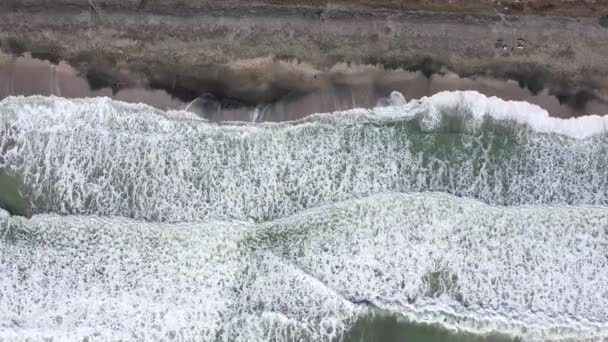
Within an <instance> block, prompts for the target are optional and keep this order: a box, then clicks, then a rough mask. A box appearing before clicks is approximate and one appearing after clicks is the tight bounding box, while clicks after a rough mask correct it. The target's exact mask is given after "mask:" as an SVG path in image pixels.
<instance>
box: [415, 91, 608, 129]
mask: <svg viewBox="0 0 608 342" xmlns="http://www.w3.org/2000/svg"><path fill="white" fill-rule="evenodd" d="M420 101H422V102H426V103H428V104H430V105H431V106H432V107H434V108H435V109H437V110H440V111H441V112H443V113H448V114H450V113H451V114H453V115H460V113H458V112H455V111H453V110H452V109H454V108H464V109H466V110H468V112H469V113H470V114H472V115H473V117H475V118H478V119H480V118H483V117H485V116H489V117H492V118H495V119H498V120H508V121H513V122H516V123H519V124H524V125H528V126H529V127H530V128H531V129H533V130H535V131H537V132H542V133H556V134H561V135H565V136H569V137H572V138H577V139H584V138H588V137H591V136H594V135H598V134H602V133H606V132H607V131H608V116H599V115H587V116H581V117H576V118H568V119H562V118H557V117H551V116H550V114H549V112H547V111H546V110H544V109H543V108H541V107H540V106H538V105H535V104H531V103H528V102H525V101H505V100H503V99H500V98H498V97H495V96H492V97H487V96H485V95H483V94H481V93H479V92H477V91H444V92H440V93H437V94H435V95H433V96H431V97H423V98H422V99H420Z"/></svg>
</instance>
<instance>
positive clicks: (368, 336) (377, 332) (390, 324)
mask: <svg viewBox="0 0 608 342" xmlns="http://www.w3.org/2000/svg"><path fill="white" fill-rule="evenodd" d="M342 341H344V342H519V341H521V339H519V338H513V337H509V336H504V335H501V334H498V333H495V334H488V335H485V336H482V335H476V334H471V333H465V332H455V331H450V330H447V329H445V328H443V327H441V326H439V325H432V324H421V323H412V322H408V321H406V320H404V319H402V318H400V317H399V316H396V315H394V314H390V313H383V312H377V313H375V314H370V315H367V316H364V317H363V318H361V319H359V320H357V321H356V322H355V324H354V326H353V327H352V328H351V329H350V330H349V331H348V332H347V333H346V335H345V336H344V339H343V340H342Z"/></svg>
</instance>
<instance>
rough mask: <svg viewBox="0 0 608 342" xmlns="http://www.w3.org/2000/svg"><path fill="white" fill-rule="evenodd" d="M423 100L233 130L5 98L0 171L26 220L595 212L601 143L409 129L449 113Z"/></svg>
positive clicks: (96, 105)
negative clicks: (335, 207) (398, 205)
mask: <svg viewBox="0 0 608 342" xmlns="http://www.w3.org/2000/svg"><path fill="white" fill-rule="evenodd" d="M454 94H457V93H454ZM448 95H449V94H448ZM450 96H452V95H450ZM454 96H455V97H454V99H457V98H458V96H456V95H454ZM439 98H444V97H441V96H440V97H439ZM465 98H467V99H468V98H470V96H465ZM434 101H435V100H433V99H432V98H431V99H423V100H420V101H411V102H410V103H408V104H407V105H406V106H391V107H386V108H377V109H373V110H364V109H357V110H352V111H348V112H343V113H336V114H319V115H316V116H313V117H311V118H309V119H306V120H302V121H300V122H297V123H282V124H270V123H266V124H255V125H254V124H244V125H241V126H237V125H211V124H209V123H207V122H206V121H204V120H201V119H198V118H195V117H192V114H190V115H191V116H190V117H188V116H180V113H182V112H162V111H159V110H156V109H153V108H151V107H148V106H145V105H130V104H124V103H117V102H114V101H111V100H109V99H105V98H102V99H80V100H68V99H62V98H56V97H51V98H43V97H33V98H9V99H6V100H3V101H2V102H0V127H2V129H3V131H2V133H3V134H1V135H0V139H1V140H0V150H2V151H6V152H5V153H4V154H3V156H2V158H0V167H9V168H11V169H14V170H18V171H20V172H21V173H22V174H23V176H24V179H25V182H26V187H27V190H28V191H27V196H28V197H29V198H30V199H31V201H32V202H33V207H34V209H36V210H39V211H40V210H42V211H53V212H59V213H64V214H69V213H79V214H99V215H112V216H127V217H132V218H138V219H146V220H153V221H174V222H175V221H196V220H204V219H209V218H215V219H226V218H235V219H240V220H268V219H274V218H277V217H282V216H285V215H292V214H294V213H297V212H299V211H300V210H302V209H306V208H311V207H315V206H319V205H324V204H329V203H332V202H336V201H342V200H346V199H349V198H357V197H362V196H367V195H370V194H374V193H378V192H383V191H398V192H410V191H429V190H430V191H443V192H448V193H452V194H457V195H460V196H468V197H473V198H478V199H481V200H483V201H485V202H487V203H496V204H505V205H510V204H597V205H607V204H608V193H606V192H602V191H598V189H601V188H603V187H605V186H608V185H607V183H606V182H607V180H606V179H607V176H606V173H607V172H608V170H607V169H606V168H605V165H607V164H608V154H606V153H605V151H606V149H607V148H608V139H607V136H606V135H600V136H594V137H589V138H587V139H571V138H568V137H564V136H561V135H553V134H536V133H535V132H534V131H533V130H517V131H516V132H515V133H511V134H508V133H501V132H493V131H487V132H486V131H480V130H474V131H471V132H464V133H463V134H461V135H453V134H446V135H441V134H438V135H437V134H424V133H421V132H419V131H417V130H416V129H413V128H411V127H410V126H415V125H409V124H410V123H411V120H418V119H420V120H421V121H420V122H421V123H425V125H429V127H432V126H433V125H434V124H436V122H435V121H436V120H435V121H434V119H433V118H435V119H437V118H441V115H444V114H441V113H442V112H446V113H448V114H446V115H450V114H449V113H452V115H456V114H454V113H461V112H462V110H461V111H459V110H452V111H449V110H447V109H446V108H452V107H449V106H448V107H445V106H447V105H445V106H443V105H442V104H441V103H436V104H434ZM446 101H447V100H446ZM467 101H468V100H467ZM447 102H449V103H452V104H455V103H456V100H453V101H451V102H450V101H447ZM467 103H468V102H466V101H465V102H464V104H460V105H461V106H464V105H467ZM474 103H478V102H474ZM450 106H451V105H450ZM475 108H477V107H475ZM479 108H486V107H484V106H480V107H479ZM461 109H462V108H461ZM473 112H475V113H482V112H483V110H482V109H475V110H474V111H473ZM175 118H179V119H178V120H176V119H175ZM576 120H578V119H576ZM387 122H390V123H391V124H387ZM573 122H575V121H573ZM576 122H578V121H576ZM393 123H397V124H396V125H395V124H393ZM408 125H409V126H408Z"/></svg>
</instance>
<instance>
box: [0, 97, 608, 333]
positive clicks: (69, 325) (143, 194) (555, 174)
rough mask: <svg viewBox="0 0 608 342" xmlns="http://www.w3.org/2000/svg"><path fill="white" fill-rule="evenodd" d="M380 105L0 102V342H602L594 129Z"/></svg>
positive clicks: (605, 315)
mask: <svg viewBox="0 0 608 342" xmlns="http://www.w3.org/2000/svg"><path fill="white" fill-rule="evenodd" d="M380 104H381V105H379V106H378V107H376V108H372V109H353V110H349V111H345V112H336V113H326V114H314V115H311V116H308V117H306V118H304V119H301V120H298V121H293V122H282V123H237V122H227V123H221V124H217V123H211V122H208V121H206V120H204V119H201V118H199V117H198V116H196V115H194V114H192V113H189V112H185V111H161V110H158V109H155V108H152V107H149V106H146V105H143V104H127V103H122V102H117V101H113V100H111V99H108V98H90V99H65V98H60V97H9V98H7V99H4V100H2V101H0V171H1V170H5V171H4V172H7V173H11V174H14V175H16V178H15V179H19V180H20V182H21V184H19V188H20V190H21V194H20V196H23V198H25V201H26V203H27V205H28V206H29V207H31V211H32V212H33V214H34V215H33V216H32V217H31V218H25V217H20V216H11V215H10V214H9V213H8V212H7V211H3V210H0V341H3V340H6V341H25V340H32V339H33V340H44V339H48V338H52V339H53V340H55V341H62V340H83V339H85V340H101V341H105V340H120V339H123V340H168V339H175V340H202V341H266V340H270V341H360V340H363V341H368V340H369V341H372V340H378V339H384V340H395V341H396V340H403V339H405V338H408V337H409V338H415V336H435V338H436V339H435V340H442V341H444V340H455V341H470V340H480V341H483V340H488V341H503V340H504V341H509V340H515V339H518V340H524V341H539V340H556V341H560V340H590V341H593V340H602V339H608V258H607V257H606V252H605V251H606V250H608V193H607V192H606V189H607V187H608V168H607V166H608V117H604V116H585V117H580V118H571V119H558V118H553V117H550V116H549V114H548V113H547V112H546V111H544V110H543V109H542V108H540V107H538V106H535V105H532V104H529V103H526V102H515V101H504V100H501V99H499V98H495V97H486V96H484V95H483V94H480V93H477V92H442V93H438V94H436V95H434V96H431V97H425V98H421V99H417V100H413V101H410V102H406V101H405V100H404V99H403V97H402V96H401V94H399V93H393V94H392V95H391V97H390V98H388V99H385V100H383V101H381V103H380ZM389 323H390V324H392V325H390V326H391V327H392V328H391V329H392V330H391V334H392V335H391V336H390V338H389V337H387V336H384V335H382V333H384V332H385V331H386V330H387V324H389ZM421 331H422V332H421ZM416 334H426V335H416ZM437 336H439V337H437ZM437 338H438V339H437Z"/></svg>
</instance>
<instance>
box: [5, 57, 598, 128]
mask: <svg viewBox="0 0 608 342" xmlns="http://www.w3.org/2000/svg"><path fill="white" fill-rule="evenodd" d="M261 62H264V61H261ZM266 62H267V63H272V64H276V63H279V64H282V65H283V66H284V67H285V68H286V69H287V68H290V67H291V68H295V69H297V68H301V69H302V70H305V69H306V68H307V67H306V66H303V65H298V64H293V63H284V62H274V61H270V60H268V61H266ZM311 72H312V71H311ZM312 78H313V79H314V80H315V83H316V84H315V87H314V88H313V89H311V90H310V91H308V92H306V93H302V94H290V95H287V96H285V97H284V98H281V99H279V100H277V101H274V102H266V103H263V102H260V103H257V104H254V105H251V104H243V103H238V102H236V101H233V102H228V101H226V99H222V98H218V97H217V96H215V95H213V94H209V93H204V94H202V95H201V96H199V97H198V98H197V99H195V100H193V101H191V102H186V101H182V100H180V99H179V98H175V97H174V96H172V95H171V94H170V93H168V92H166V91H164V90H157V89H151V88H149V87H145V86H135V87H131V88H126V89H118V90H116V89H112V88H111V87H103V88H95V87H94V86H92V85H91V84H90V82H89V80H87V78H86V77H82V76H81V75H79V73H78V71H77V70H76V69H74V68H72V67H71V66H70V65H69V64H68V63H66V62H59V63H58V64H52V63H50V62H48V61H44V60H40V59H35V58H32V57H31V56H29V54H25V56H24V57H18V58H11V59H10V61H9V62H6V61H5V62H4V63H1V62H0V99H2V98H5V97H8V96H20V95H23V96H30V95H42V96H50V95H55V96H62V97H66V98H85V97H100V96H101V97H110V98H112V99H115V100H119V101H125V102H131V103H139V102H141V103H144V104H147V105H150V106H153V107H156V108H158V109H161V110H184V109H187V110H189V111H191V112H194V113H196V114H198V115H200V116H201V117H204V118H206V119H209V120H212V121H251V120H252V119H253V117H252V114H253V113H254V112H255V111H256V110H257V114H256V116H257V118H256V119H257V121H292V120H297V119H301V118H303V117H305V116H308V115H310V114H314V113H327V112H334V111H343V110H349V109H353V108H371V107H374V106H376V104H377V103H378V101H379V100H381V99H382V98H385V97H387V96H389V95H390V93H391V92H392V91H399V92H400V93H402V94H403V95H404V97H405V99H406V100H407V101H410V100H412V99H418V98H421V97H424V96H431V95H433V94H436V93H438V92H441V91H457V90H475V91H479V92H481V93H483V94H485V95H487V96H496V97H499V98H501V99H504V100H514V101H525V102H529V103H532V104H536V105H539V106H540V107H542V108H543V109H545V110H547V111H548V112H549V113H550V114H551V115H552V116H555V117H562V118H566V117H578V116H582V115H593V114H596V115H603V114H606V113H608V105H607V104H604V103H602V102H598V101H594V100H590V101H589V102H587V103H586V104H585V106H584V108H577V107H576V106H573V105H572V104H570V103H560V99H559V98H558V97H556V96H553V95H551V94H549V92H548V90H546V89H545V90H542V91H541V92H539V93H538V94H536V95H535V94H533V93H532V92H530V91H529V90H528V89H525V88H522V87H521V86H520V85H519V84H518V82H515V81H512V80H510V81H502V80H497V79H492V78H487V77H477V78H461V77H458V76H457V75H455V74H444V75H440V74H435V75H431V76H430V77H426V76H425V75H424V74H423V73H422V72H410V71H404V70H385V69H383V68H380V67H377V66H353V65H351V66H348V65H346V64H342V65H336V66H334V67H333V68H332V69H331V70H330V71H329V72H326V73H324V74H318V75H317V76H316V78H315V76H312Z"/></svg>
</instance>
